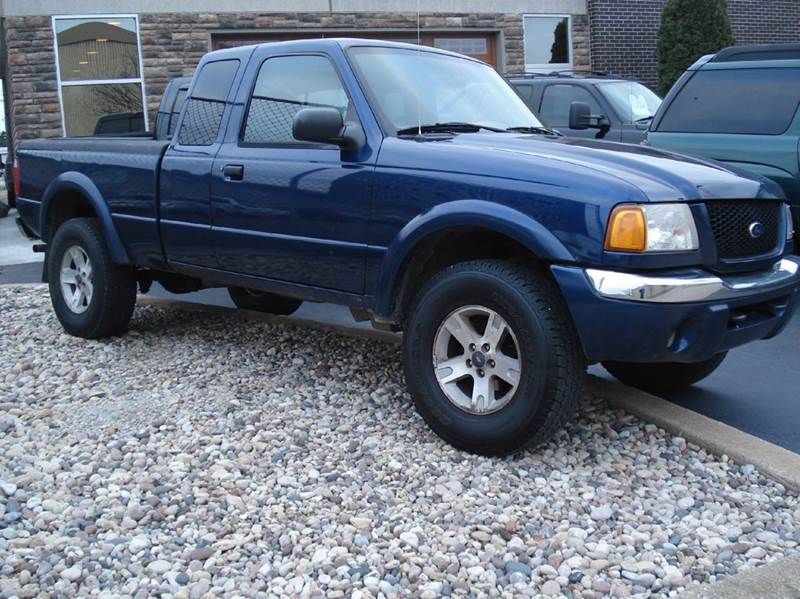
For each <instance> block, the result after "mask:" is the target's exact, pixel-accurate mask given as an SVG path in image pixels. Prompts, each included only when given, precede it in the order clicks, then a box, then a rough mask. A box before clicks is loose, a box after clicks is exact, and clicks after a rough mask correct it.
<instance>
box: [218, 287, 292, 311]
mask: <svg viewBox="0 0 800 599" xmlns="http://www.w3.org/2000/svg"><path fill="white" fill-rule="evenodd" d="M228 294H229V295H230V296H231V300H232V301H233V303H234V304H236V307H237V308H240V309H242V310H254V311H256V312H267V313H269V314H281V315H284V316H288V315H289V314H293V313H294V312H296V311H297V309H298V308H299V307H300V306H301V305H302V304H303V300H299V299H295V298H293V297H284V296H282V295H275V294H274V293H268V292H266V291H257V290H255V289H245V288H244V287H228Z"/></svg>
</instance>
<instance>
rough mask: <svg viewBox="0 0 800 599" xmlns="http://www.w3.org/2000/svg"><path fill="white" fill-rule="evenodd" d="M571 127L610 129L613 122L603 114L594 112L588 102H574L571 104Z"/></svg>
mask: <svg viewBox="0 0 800 599" xmlns="http://www.w3.org/2000/svg"><path fill="white" fill-rule="evenodd" d="M569 128H570V129H600V130H601V131H608V130H609V129H610V128H611V123H610V122H609V120H608V117H606V116H605V115H603V114H592V109H591V107H590V106H589V105H588V104H587V103H586V102H573V103H572V104H570V105H569Z"/></svg>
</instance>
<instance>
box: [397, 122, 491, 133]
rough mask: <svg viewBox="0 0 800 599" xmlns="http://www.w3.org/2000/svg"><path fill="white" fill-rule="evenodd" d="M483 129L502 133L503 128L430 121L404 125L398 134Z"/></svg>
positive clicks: (470, 131)
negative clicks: (421, 123) (410, 125)
mask: <svg viewBox="0 0 800 599" xmlns="http://www.w3.org/2000/svg"><path fill="white" fill-rule="evenodd" d="M481 129H485V130H486V131H493V132H495V133H502V132H503V131H504V130H503V129H498V128H497V127H490V126H488V125H479V124H476V123H461V122H452V123H429V124H423V125H414V126H413V127H404V128H403V129H398V130H397V135H414V134H416V133H419V132H422V133H476V132H478V131H480V130H481Z"/></svg>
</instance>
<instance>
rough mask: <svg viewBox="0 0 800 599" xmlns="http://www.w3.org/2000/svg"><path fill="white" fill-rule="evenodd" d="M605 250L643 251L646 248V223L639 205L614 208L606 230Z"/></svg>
mask: <svg viewBox="0 0 800 599" xmlns="http://www.w3.org/2000/svg"><path fill="white" fill-rule="evenodd" d="M605 248H606V249H607V250H613V251H617V252H643V251H645V249H646V248H647V224H646V222H645V218H644V210H643V209H642V208H641V206H632V205H624V204H623V205H621V206H617V207H616V208H614V210H613V211H612V212H611V218H609V219H608V230H607V231H606V243H605Z"/></svg>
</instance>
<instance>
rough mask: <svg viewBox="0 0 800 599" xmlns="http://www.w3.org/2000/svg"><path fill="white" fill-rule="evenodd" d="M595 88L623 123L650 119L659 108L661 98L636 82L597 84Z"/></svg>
mask: <svg viewBox="0 0 800 599" xmlns="http://www.w3.org/2000/svg"><path fill="white" fill-rule="evenodd" d="M597 88H598V89H599V90H600V93H601V94H603V95H604V96H605V97H606V100H608V103H609V104H611V106H613V107H614V112H616V113H617V116H618V117H619V118H620V120H622V121H623V122H625V123H635V122H636V121H642V120H645V119H649V118H652V117H653V115H655V113H656V111H657V110H658V107H659V106H661V98H659V97H658V96H657V95H656V94H654V93H653V92H652V91H651V90H650V89H649V88H647V87H645V86H644V85H642V84H641V83H638V82H636V81H612V82H610V83H598V84H597Z"/></svg>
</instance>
